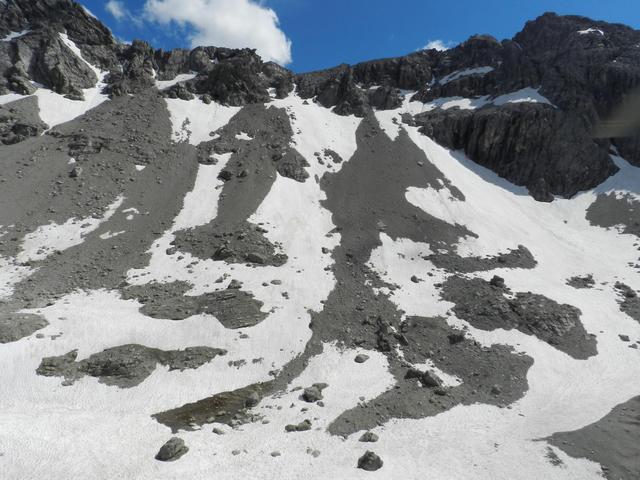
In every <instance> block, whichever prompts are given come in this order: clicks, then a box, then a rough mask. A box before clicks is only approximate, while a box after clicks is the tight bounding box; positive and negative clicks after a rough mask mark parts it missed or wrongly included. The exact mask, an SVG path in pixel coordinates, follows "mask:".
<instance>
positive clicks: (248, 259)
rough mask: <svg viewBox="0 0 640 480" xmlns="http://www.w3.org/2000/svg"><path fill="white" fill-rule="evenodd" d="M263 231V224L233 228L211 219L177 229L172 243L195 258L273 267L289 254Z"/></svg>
mask: <svg viewBox="0 0 640 480" xmlns="http://www.w3.org/2000/svg"><path fill="white" fill-rule="evenodd" d="M265 232H266V230H264V229H263V228H262V227H260V226H257V225H250V224H248V223H247V224H244V225H242V226H240V227H235V228H233V229H224V228H223V227H218V226H217V225H216V224H214V223H212V224H209V225H205V226H203V227H197V228H194V229H190V230H182V231H179V232H177V233H176V238H175V240H174V241H173V245H175V247H176V249H177V250H178V251H181V252H188V253H191V254H193V255H195V256H196V257H198V258H204V259H206V258H212V259H213V260H219V261H225V262H227V263H252V264H255V265H271V266H275V267H279V266H281V265H284V264H285V263H286V262H287V260H288V257H287V256H286V255H285V254H283V253H281V252H280V246H279V245H274V244H272V243H271V242H270V241H269V240H268V239H267V238H266V237H265V236H264V233H265Z"/></svg>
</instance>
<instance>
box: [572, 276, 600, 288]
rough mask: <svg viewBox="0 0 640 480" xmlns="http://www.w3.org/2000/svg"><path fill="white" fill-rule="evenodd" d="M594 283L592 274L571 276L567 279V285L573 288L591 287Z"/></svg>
mask: <svg viewBox="0 0 640 480" xmlns="http://www.w3.org/2000/svg"><path fill="white" fill-rule="evenodd" d="M595 284H596V282H595V280H594V279H593V275H591V274H589V275H585V276H584V277H571V278H570V279H569V280H567V285H569V286H571V287H573V288H578V289H580V288H593V287H594V285H595Z"/></svg>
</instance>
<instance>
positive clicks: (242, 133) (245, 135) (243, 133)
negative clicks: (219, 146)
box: [236, 132, 253, 140]
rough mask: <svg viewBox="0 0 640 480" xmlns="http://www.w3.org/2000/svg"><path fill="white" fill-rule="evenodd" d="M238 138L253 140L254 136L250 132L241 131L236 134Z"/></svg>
mask: <svg viewBox="0 0 640 480" xmlns="http://www.w3.org/2000/svg"><path fill="white" fill-rule="evenodd" d="M236 139H237V140H253V137H251V136H249V134H248V133H245V132H240V133H239V134H237V135H236Z"/></svg>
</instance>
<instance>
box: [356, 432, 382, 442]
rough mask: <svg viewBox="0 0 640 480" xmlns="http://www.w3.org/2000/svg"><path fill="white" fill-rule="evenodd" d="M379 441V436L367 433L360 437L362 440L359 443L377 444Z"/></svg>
mask: <svg viewBox="0 0 640 480" xmlns="http://www.w3.org/2000/svg"><path fill="white" fill-rule="evenodd" d="M378 440H379V437H378V435H376V434H375V433H373V432H365V433H363V434H362V436H361V437H360V439H359V440H358V441H359V442H364V443H375V442H377V441H378Z"/></svg>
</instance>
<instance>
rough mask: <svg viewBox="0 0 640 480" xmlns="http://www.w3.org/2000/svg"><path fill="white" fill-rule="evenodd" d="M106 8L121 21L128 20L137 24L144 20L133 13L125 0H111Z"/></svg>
mask: <svg viewBox="0 0 640 480" xmlns="http://www.w3.org/2000/svg"><path fill="white" fill-rule="evenodd" d="M104 9H105V10H106V11H107V12H109V13H110V14H111V15H113V18H115V19H116V20H118V21H119V22H120V21H124V20H126V21H128V22H131V23H133V24H134V25H136V26H140V25H142V20H141V19H140V18H139V17H136V16H135V15H134V14H133V13H131V11H130V10H129V9H128V8H127V7H126V6H125V4H124V2H121V1H120V0H109V1H108V2H107V3H106V5H105V6H104Z"/></svg>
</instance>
